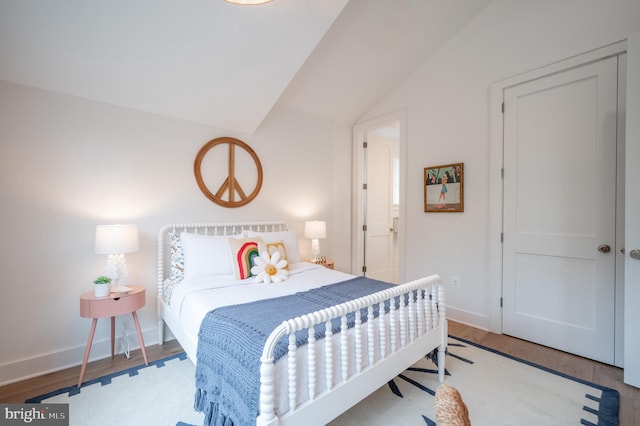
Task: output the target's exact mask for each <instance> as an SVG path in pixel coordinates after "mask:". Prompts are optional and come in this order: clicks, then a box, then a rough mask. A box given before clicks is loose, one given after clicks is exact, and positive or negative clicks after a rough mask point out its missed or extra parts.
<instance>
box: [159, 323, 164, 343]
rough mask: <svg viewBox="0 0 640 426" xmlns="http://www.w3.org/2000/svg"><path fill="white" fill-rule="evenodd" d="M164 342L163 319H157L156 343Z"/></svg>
mask: <svg viewBox="0 0 640 426" xmlns="http://www.w3.org/2000/svg"><path fill="white" fill-rule="evenodd" d="M163 343H164V321H162V320H161V319H160V320H158V345H162V344H163Z"/></svg>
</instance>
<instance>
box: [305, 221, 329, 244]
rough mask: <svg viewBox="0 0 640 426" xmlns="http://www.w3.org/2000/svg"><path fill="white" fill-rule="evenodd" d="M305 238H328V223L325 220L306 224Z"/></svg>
mask: <svg viewBox="0 0 640 426" xmlns="http://www.w3.org/2000/svg"><path fill="white" fill-rule="evenodd" d="M304 236H305V238H311V239H314V238H327V223H326V222H325V221H323V220H310V221H307V222H305V223H304Z"/></svg>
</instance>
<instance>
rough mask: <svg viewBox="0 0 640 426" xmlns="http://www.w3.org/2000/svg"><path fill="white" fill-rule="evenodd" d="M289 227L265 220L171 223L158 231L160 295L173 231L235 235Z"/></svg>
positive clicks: (159, 295)
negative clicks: (170, 236)
mask: <svg viewBox="0 0 640 426" xmlns="http://www.w3.org/2000/svg"><path fill="white" fill-rule="evenodd" d="M288 229H289V228H288V226H287V224H286V223H284V222H282V221H264V222H200V223H170V224H168V225H165V226H163V227H162V228H161V229H160V232H158V259H157V260H158V264H157V266H158V282H157V286H158V297H159V298H161V297H162V291H163V287H162V284H163V282H164V280H165V278H167V277H168V271H169V262H170V249H171V247H170V245H171V244H170V242H171V241H170V238H169V235H170V234H171V233H180V232H192V233H194V234H201V235H234V234H239V233H241V232H242V231H248V230H252V231H256V232H273V231H275V232H277V231H287V230H288Z"/></svg>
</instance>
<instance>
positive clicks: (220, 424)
mask: <svg viewBox="0 0 640 426" xmlns="http://www.w3.org/2000/svg"><path fill="white" fill-rule="evenodd" d="M280 285H287V283H286V282H285V283H284V284H280ZM390 287H392V284H388V283H384V282H382V281H377V280H372V279H369V278H365V277H358V278H353V279H350V280H347V281H343V282H340V283H336V284H331V285H327V286H324V287H320V288H317V289H313V290H309V291H306V292H300V293H296V294H292V295H289V296H282V297H278V298H274V299H267V300H260V301H256V302H251V303H245V304H241V305H233V306H225V307H222V308H218V309H214V310H213V311H211V312H209V313H208V314H207V315H206V317H205V319H204V320H203V321H202V324H201V326H200V333H199V335H198V352H197V358H198V362H197V365H196V396H195V404H194V407H195V409H196V411H201V412H204V413H205V419H204V424H205V425H215V426H232V425H234V426H244V425H255V422H256V417H257V416H258V408H259V397H260V357H261V356H262V350H263V346H264V343H265V342H266V340H267V338H268V337H269V335H270V334H271V332H272V331H273V330H274V329H275V328H276V327H277V326H278V325H280V324H281V323H282V322H283V321H286V320H288V319H291V318H295V317H297V316H301V315H304V314H308V313H310V312H314V311H317V310H320V309H324V308H327V307H329V306H333V305H337V304H340V303H344V302H347V301H349V300H353V299H357V298H359V297H362V296H366V295H369V294H372V293H375V292H377V291H382V290H385V289H387V288H390ZM374 315H375V316H377V309H376V311H375V312H374ZM364 321H366V311H365V310H363V315H362V322H364ZM353 322H354V316H353V315H351V317H350V318H349V327H352V326H353ZM338 327H339V319H338V321H337V322H334V323H333V328H334V330H335V331H337V330H338ZM324 330H325V327H324V326H316V338H321V337H323V336H324ZM307 336H308V333H307V332H306V330H302V331H301V332H299V333H298V334H297V335H296V338H297V344H298V346H300V345H302V344H305V343H306V340H307ZM287 346H288V341H287V339H286V336H285V338H283V339H282V340H281V341H280V342H279V343H278V345H277V346H276V350H275V354H274V357H275V359H276V360H277V359H279V358H281V357H282V356H284V355H285V354H286V353H287Z"/></svg>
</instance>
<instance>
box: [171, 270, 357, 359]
mask: <svg viewBox="0 0 640 426" xmlns="http://www.w3.org/2000/svg"><path fill="white" fill-rule="evenodd" d="M350 278H354V276H353V275H350V274H346V273H343V272H339V271H334V270H332V269H328V268H325V267H324V266H321V265H315V264H313V263H307V262H299V263H292V264H291V265H289V279H288V280H286V281H283V282H281V283H272V284H263V283H256V282H255V281H254V280H253V278H249V279H246V280H235V279H234V278H233V276H231V275H229V276H207V277H198V278H192V279H188V280H184V281H183V282H181V283H180V284H179V285H178V286H176V288H175V289H174V290H173V293H172V295H171V308H170V309H171V311H173V314H174V316H175V317H176V318H177V319H178V320H179V321H180V324H181V326H182V328H183V330H184V331H185V333H186V334H188V336H189V337H190V338H191V339H193V341H197V338H198V331H199V330H200V323H201V322H202V320H203V319H204V317H205V316H206V314H207V313H208V312H209V311H211V310H212V309H215V308H219V307H221V306H227V305H234V304H239V303H248V302H253V301H255V300H260V299H269V298H273V297H280V296H286V295H288V294H293V293H297V292H299V291H306V290H310V289H312V288H316V287H321V286H323V285H327V284H333V283H337V282H340V281H345V280H347V279H350ZM189 356H190V357H191V359H193V360H195V353H193V354H191V353H189Z"/></svg>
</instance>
